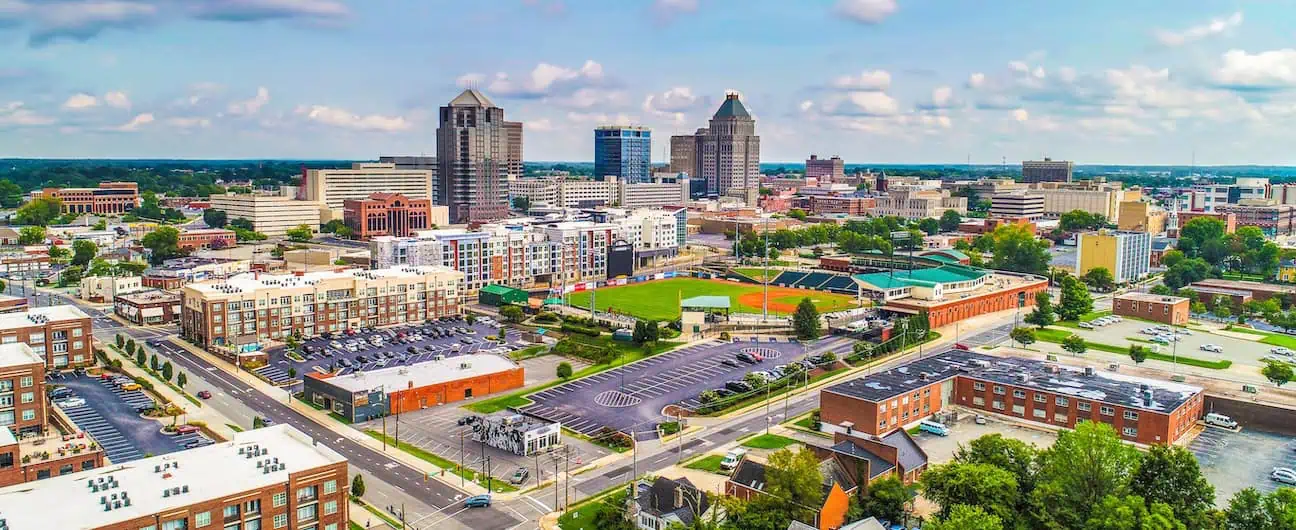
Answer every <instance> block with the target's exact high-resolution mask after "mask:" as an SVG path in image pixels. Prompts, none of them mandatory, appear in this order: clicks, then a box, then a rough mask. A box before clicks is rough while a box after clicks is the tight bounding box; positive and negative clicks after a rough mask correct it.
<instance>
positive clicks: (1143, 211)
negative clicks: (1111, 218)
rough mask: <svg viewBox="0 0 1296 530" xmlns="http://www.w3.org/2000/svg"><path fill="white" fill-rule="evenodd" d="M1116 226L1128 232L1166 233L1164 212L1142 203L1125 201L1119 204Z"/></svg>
mask: <svg viewBox="0 0 1296 530" xmlns="http://www.w3.org/2000/svg"><path fill="white" fill-rule="evenodd" d="M1118 218H1119V221H1118V222H1117V224H1116V226H1117V227H1118V228H1120V229H1121V230H1125V231H1129V232H1147V233H1149V234H1161V233H1165V231H1166V211H1165V210H1162V209H1161V208H1160V207H1157V206H1155V205H1152V204H1148V203H1146V202H1143V201H1125V202H1122V203H1121V204H1120V215H1119V217H1118Z"/></svg>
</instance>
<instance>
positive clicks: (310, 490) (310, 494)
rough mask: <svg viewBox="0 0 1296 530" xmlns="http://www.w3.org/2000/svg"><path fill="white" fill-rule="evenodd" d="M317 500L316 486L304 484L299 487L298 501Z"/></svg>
mask: <svg viewBox="0 0 1296 530" xmlns="http://www.w3.org/2000/svg"><path fill="white" fill-rule="evenodd" d="M313 500H315V486H303V487H300V488H297V502H309V501H313Z"/></svg>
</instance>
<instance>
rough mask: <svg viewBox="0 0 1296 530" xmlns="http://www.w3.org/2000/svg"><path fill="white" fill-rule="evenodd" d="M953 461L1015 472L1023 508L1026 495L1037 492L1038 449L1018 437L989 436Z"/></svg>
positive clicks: (964, 448) (961, 449)
mask: <svg viewBox="0 0 1296 530" xmlns="http://www.w3.org/2000/svg"><path fill="white" fill-rule="evenodd" d="M953 461H955V462H960V463H965V464H985V465H989V466H994V467H997V468H999V469H1003V470H1006V471H1008V472H1010V473H1012V474H1013V480H1015V481H1016V482H1017V488H1018V491H1020V492H1021V495H1020V499H1021V500H1022V501H1023V508H1024V501H1025V500H1026V499H1027V497H1026V496H1027V495H1029V494H1030V492H1031V491H1032V490H1034V489H1035V480H1036V474H1037V473H1038V472H1039V450H1037V449H1036V448H1035V446H1034V445H1031V444H1028V443H1026V442H1023V441H1021V440H1018V439H1016V438H1006V437H1004V435H1002V434H999V433H995V434H987V435H984V436H981V437H979V438H976V439H974V440H972V441H971V442H969V443H968V444H967V445H963V446H960V447H959V448H958V450H957V451H955V453H954V459H953ZM1018 511H1019V512H1021V511H1024V510H1021V509H1019V510H1018Z"/></svg>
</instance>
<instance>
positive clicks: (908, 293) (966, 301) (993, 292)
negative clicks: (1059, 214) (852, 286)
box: [846, 264, 1048, 328]
mask: <svg viewBox="0 0 1296 530" xmlns="http://www.w3.org/2000/svg"><path fill="white" fill-rule="evenodd" d="M846 267H847V268H849V265H847V266H846ZM851 278H852V279H853V280H855V283H856V284H857V285H858V286H859V289H860V296H861V297H866V298H869V299H872V300H873V301H874V304H875V305H876V306H878V307H880V308H881V309H883V310H886V311H891V312H894V313H901V314H906V315H918V314H922V313H924V312H925V313H927V319H928V324H929V325H930V326H931V327H933V328H935V327H941V326H947V325H950V324H953V323H955V322H959V321H962V320H966V319H968V318H972V317H975V316H978V315H984V314H987V313H993V312H996V311H1004V310H1009V309H1017V308H1019V307H1029V306H1032V305H1034V304H1035V295H1036V294H1038V293H1041V292H1044V290H1045V289H1047V288H1048V279H1046V278H1041V277H1038V276H1031V275H1027V274H1017V273H1010V272H1004V271H989V270H985V269H979V268H976V267H970V266H966V265H957V264H949V265H944V266H941V267H935V268H927V269H916V270H913V271H896V272H895V273H894V274H893V273H888V272H877V273H871V274H856V275H854V276H852V277H851Z"/></svg>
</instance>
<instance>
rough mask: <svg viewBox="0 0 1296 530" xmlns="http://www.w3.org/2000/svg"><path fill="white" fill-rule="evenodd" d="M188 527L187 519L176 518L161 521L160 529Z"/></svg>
mask: <svg viewBox="0 0 1296 530" xmlns="http://www.w3.org/2000/svg"><path fill="white" fill-rule="evenodd" d="M188 528H189V520H188V519H176V520H174V521H167V522H164V523H162V530H187V529H188Z"/></svg>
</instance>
